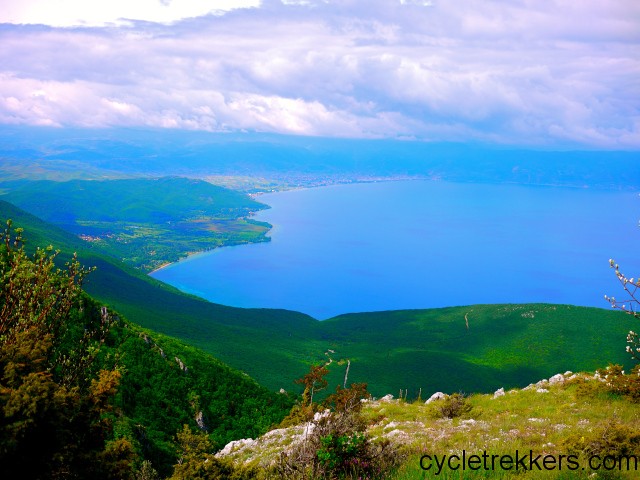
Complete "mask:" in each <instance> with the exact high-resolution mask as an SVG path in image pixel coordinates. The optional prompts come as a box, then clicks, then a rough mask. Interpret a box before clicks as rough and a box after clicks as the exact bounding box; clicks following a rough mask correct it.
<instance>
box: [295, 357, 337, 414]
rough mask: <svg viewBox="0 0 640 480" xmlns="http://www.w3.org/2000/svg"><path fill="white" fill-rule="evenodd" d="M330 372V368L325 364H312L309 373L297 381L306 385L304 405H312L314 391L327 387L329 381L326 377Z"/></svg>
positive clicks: (303, 398)
mask: <svg viewBox="0 0 640 480" xmlns="http://www.w3.org/2000/svg"><path fill="white" fill-rule="evenodd" d="M328 373H329V369H327V367H326V366H324V365H311V367H309V373H307V374H306V375H304V376H303V377H302V378H299V379H297V380H296V381H295V382H296V383H298V384H302V385H304V392H303V393H302V403H303V405H312V404H313V395H314V393H316V392H319V391H320V390H324V389H325V388H327V385H328V384H329V382H328V381H327V379H326V378H324V377H325V376H326V375H327V374H328Z"/></svg>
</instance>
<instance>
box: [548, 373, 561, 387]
mask: <svg viewBox="0 0 640 480" xmlns="http://www.w3.org/2000/svg"><path fill="white" fill-rule="evenodd" d="M549 383H550V384H551V385H556V384H562V383H564V376H563V375H562V374H561V373H558V374H556V375H554V376H553V377H551V378H550V379H549Z"/></svg>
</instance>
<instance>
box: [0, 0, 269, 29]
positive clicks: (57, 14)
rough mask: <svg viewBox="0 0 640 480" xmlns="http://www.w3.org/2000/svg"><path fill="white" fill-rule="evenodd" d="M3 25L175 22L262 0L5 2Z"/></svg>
mask: <svg viewBox="0 0 640 480" xmlns="http://www.w3.org/2000/svg"><path fill="white" fill-rule="evenodd" d="M1 5H2V8H1V9H0V23H14V24H41V25H50V26H55V27H71V26H103V25H109V24H126V23H127V21H130V20H142V21H146V22H159V23H171V22H176V21H179V20H183V19H185V18H193V17H200V16H202V15H207V14H211V13H212V14H216V13H218V14H219V13H222V12H227V11H230V10H233V9H237V8H250V7H258V6H259V5H260V1H259V0H133V1H132V0H20V1H19V2H16V1H11V0H3V1H2V2H1Z"/></svg>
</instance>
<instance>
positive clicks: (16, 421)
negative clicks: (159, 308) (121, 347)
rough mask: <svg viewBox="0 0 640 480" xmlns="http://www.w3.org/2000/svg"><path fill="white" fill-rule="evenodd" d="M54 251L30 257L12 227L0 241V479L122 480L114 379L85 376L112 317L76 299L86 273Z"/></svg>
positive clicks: (125, 460)
mask: <svg viewBox="0 0 640 480" xmlns="http://www.w3.org/2000/svg"><path fill="white" fill-rule="evenodd" d="M57 256H58V252H54V251H53V249H52V248H51V247H48V248H46V249H37V250H36V252H35V253H34V254H33V255H32V256H29V255H28V254H27V253H26V251H25V248H24V243H23V239H22V230H21V229H15V230H14V229H13V227H12V224H11V221H8V222H7V228H6V230H4V232H3V234H2V236H1V237H0V465H2V471H3V473H4V474H5V475H6V478H95V479H102V478H104V479H106V478H128V477H130V476H131V475H130V474H131V471H132V469H131V465H132V462H133V459H134V455H133V448H132V446H131V444H130V443H129V442H128V441H127V440H125V439H113V438H112V435H111V422H110V421H109V414H110V412H111V407H110V404H109V401H110V399H111V398H112V397H113V395H114V393H115V391H116V388H117V385H118V382H119V380H120V372H118V371H117V370H100V371H97V372H96V371H92V369H91V366H92V364H93V361H94V359H95V358H96V355H97V353H98V351H99V347H100V344H101V342H102V341H104V338H105V336H106V335H107V334H108V331H109V327H110V325H111V322H112V319H111V317H110V315H109V314H108V311H107V310H106V308H104V309H102V310H100V309H99V308H98V307H97V306H96V305H95V304H94V303H92V302H91V301H90V299H88V298H87V297H86V296H85V295H84V294H83V292H82V288H81V285H82V281H83V279H84V277H85V276H86V275H87V274H88V273H89V272H90V270H87V269H85V268H83V267H82V266H80V263H79V262H78V259H77V258H76V256H75V255H74V256H73V258H72V259H71V260H70V261H69V262H67V264H66V266H65V268H64V269H60V268H58V267H56V264H55V260H56V258H57Z"/></svg>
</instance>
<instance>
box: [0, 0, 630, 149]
mask: <svg viewBox="0 0 640 480" xmlns="http://www.w3.org/2000/svg"><path fill="white" fill-rule="evenodd" d="M87 3H89V2H87ZM130 3H135V2H130ZM155 3H156V5H157V8H159V9H162V8H166V7H175V6H177V5H178V4H180V5H182V6H183V7H184V6H185V5H187V4H188V3H189V2H179V0H173V1H171V2H164V3H161V2H160V1H156V2H155ZM240 3H242V4H243V5H245V3H243V2H240ZM240 3H236V4H240ZM294 3H295V4H290V5H284V4H283V3H282V2H280V1H276V0H268V1H264V2H262V4H261V7H260V8H251V9H237V10H234V11H232V12H230V13H228V14H225V15H217V16H216V15H208V16H204V17H200V18H191V19H187V20H182V21H178V22H174V23H172V24H158V23H153V22H152V23H134V24H131V25H121V26H118V27H115V26H110V27H103V28H86V27H82V28H50V27H44V26H13V25H4V26H0V42H1V43H2V45H3V46H4V47H5V48H4V49H1V50H0V65H1V66H0V122H4V123H26V124H43V123H44V124H51V125H61V126H66V125H80V126H99V125H103V126H117V125H140V126H144V125H149V126H164V127H167V128H188V129H205V130H214V131H228V130H247V129H249V130H259V131H270V132H282V133H294V134H303V135H326V136H353V137H379V136H390V137H415V138H425V139H429V140H473V139H476V140H483V141H492V142H496V141H497V142H502V143H520V144H532V143H534V144H541V143H542V144H569V145H583V146H597V147H609V148H638V147H640V142H639V137H640V134H639V130H638V126H639V125H640V85H639V84H638V82H637V78H640V48H639V44H640V28H639V27H640V3H638V4H637V5H636V3H635V2H627V1H625V0H608V1H606V2H605V1H603V0H593V1H592V2H589V4H588V7H587V6H586V5H585V3H583V2H574V1H569V0H556V1H554V2H533V1H530V0H514V1H513V2H508V3H506V2H501V1H498V0H495V1H491V0H483V1H480V0H461V1H457V2H452V1H446V0H433V1H432V2H430V3H429V2H418V1H415V2H409V1H403V2H400V1H396V2H394V1H390V0H370V1H367V2H364V1H363V0H341V1H323V0H314V1H311V0H310V1H308V2H294ZM165 4H166V5H165ZM218 5H219V6H220V5H222V3H219V2H218ZM246 5H248V3H247V4H246ZM176 8H177V7H176ZM114 11H115V10H114ZM183 11H184V12H186V10H183ZM102 18H103V19H104V18H107V16H106V15H103V17H102ZM34 92H40V93H39V94H37V95H35V94H34Z"/></svg>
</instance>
